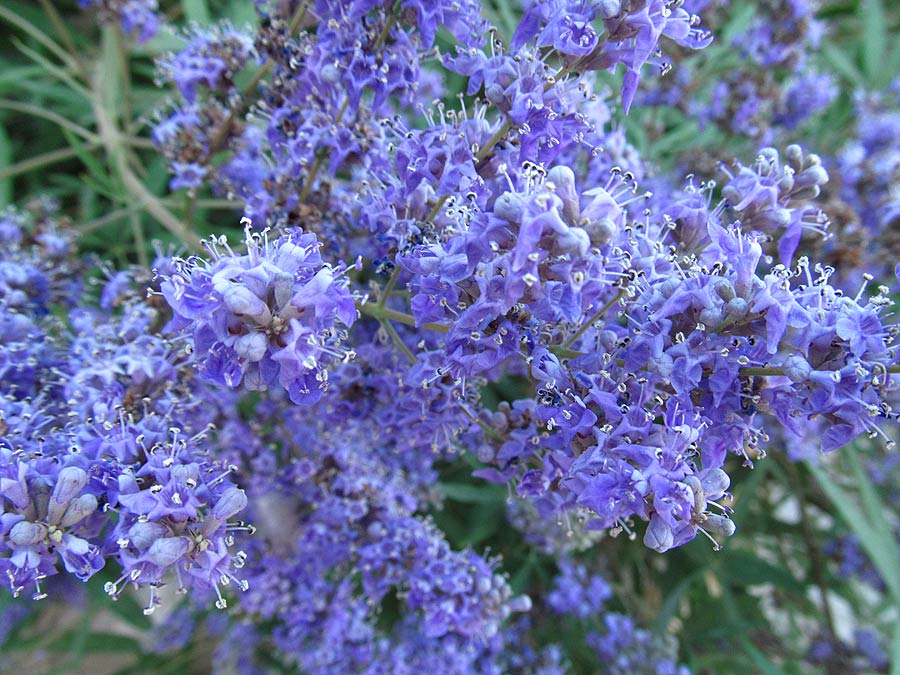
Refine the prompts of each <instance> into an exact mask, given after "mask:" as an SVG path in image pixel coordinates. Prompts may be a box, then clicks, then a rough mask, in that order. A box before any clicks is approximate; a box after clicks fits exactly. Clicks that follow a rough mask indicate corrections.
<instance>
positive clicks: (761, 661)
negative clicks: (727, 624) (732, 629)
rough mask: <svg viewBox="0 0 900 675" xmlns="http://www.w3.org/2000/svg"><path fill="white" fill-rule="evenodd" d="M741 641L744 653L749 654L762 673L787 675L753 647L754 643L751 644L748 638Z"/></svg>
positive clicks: (743, 637) (764, 674) (766, 674)
mask: <svg viewBox="0 0 900 675" xmlns="http://www.w3.org/2000/svg"><path fill="white" fill-rule="evenodd" d="M740 641H741V646H742V647H743V648H744V651H745V652H747V655H748V656H749V657H750V659H751V660H752V661H753V663H754V664H756V668H757V670H758V671H759V672H760V673H762V674H763V675H786V674H785V672H784V671H783V670H782V669H781V668H779V667H778V666H777V665H775V664H774V663H773V662H772V661H771V660H770V659H769V658H768V657H767V656H766V655H765V654H763V653H762V652H761V651H759V649H757V648H756V647H755V646H753V643H752V642H750V640H749V639H748V638H746V637H745V636H741V640H740Z"/></svg>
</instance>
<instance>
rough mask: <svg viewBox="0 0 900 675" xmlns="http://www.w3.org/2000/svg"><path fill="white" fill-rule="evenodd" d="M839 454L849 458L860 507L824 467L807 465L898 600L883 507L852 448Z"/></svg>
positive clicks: (892, 541) (896, 563)
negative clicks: (859, 498)
mask: <svg viewBox="0 0 900 675" xmlns="http://www.w3.org/2000/svg"><path fill="white" fill-rule="evenodd" d="M842 453H843V454H844V455H845V456H847V457H848V458H852V459H849V461H851V462H853V464H852V468H853V472H854V479H855V484H856V486H857V487H858V489H859V490H860V492H862V493H863V495H864V496H863V498H862V499H863V507H862V508H861V507H860V506H859V504H858V503H857V502H856V500H854V499H853V497H852V495H850V494H849V493H848V492H847V490H846V488H844V487H843V486H841V485H838V484H837V483H835V482H834V480H832V478H831V477H830V476H829V475H828V472H827V470H826V469H825V468H824V467H821V466H818V465H816V464H813V463H811V462H810V463H808V464H807V466H808V468H809V471H810V473H812V475H813V476H814V477H815V479H816V481H817V482H818V483H819V486H820V487H821V488H822V490H823V491H824V492H825V494H826V495H827V496H828V499H830V500H831V503H832V504H834V506H835V508H837V510H838V513H839V514H840V516H841V519H842V520H843V521H844V522H845V523H846V524H847V526H848V527H849V528H850V530H851V531H852V532H853V533H854V534H855V535H856V536H857V537H858V538H859V541H860V545H861V546H862V548H863V550H865V552H866V554H867V555H868V556H869V558H870V559H871V561H872V564H873V565H875V568H876V569H877V570H878V573H879V574H880V575H881V578H882V579H883V580H884V583H885V585H886V586H887V588H888V591H890V593H891V595H892V596H893V598H894V601H895V602H897V603H900V557H898V554H897V539H896V537H895V536H894V535H893V533H892V532H891V530H890V528H889V527H887V526H886V521H885V519H884V513H885V511H886V509H887V507H886V506H884V504H883V502H882V501H881V499H880V498H879V497H878V493H877V492H876V491H875V486H874V485H872V482H871V481H870V480H869V477H868V476H866V475H865V471H863V470H862V467H861V466H860V465H859V464H858V462H859V460H858V459H856V458H855V457H854V453H855V450H854V449H853V448H844V450H842Z"/></svg>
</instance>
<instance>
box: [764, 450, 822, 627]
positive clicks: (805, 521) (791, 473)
mask: <svg viewBox="0 0 900 675" xmlns="http://www.w3.org/2000/svg"><path fill="white" fill-rule="evenodd" d="M776 458H777V461H778V464H779V465H780V466H781V468H782V469H783V470H784V471H786V472H787V476H788V483H789V485H790V486H791V488H792V489H793V491H794V494H795V495H796V497H797V504H798V506H799V508H800V527H801V531H802V532H803V542H804V544H805V546H806V552H807V554H808V555H809V565H810V575H811V576H812V579H813V582H814V583H815V585H816V586H817V587H818V589H819V594H820V596H821V599H822V613H823V615H824V617H825V626H826V627H827V628H828V632H829V633H830V634H831V638H832V640H835V639H836V636H837V631H836V630H835V623H834V616H833V615H832V613H831V605H830V603H829V602H828V586H827V584H826V583H825V576H824V574H823V570H824V569H825V560H824V558H823V557H822V551H821V547H820V546H819V545H818V544H817V543H816V539H815V536H814V534H813V529H812V525H811V522H810V518H809V513H808V511H807V508H806V502H807V497H806V488H805V486H804V484H803V478H802V477H801V475H800V472H799V471H798V470H797V465H796V464H795V463H794V462H791V461H790V460H788V459H787V458H786V457H785V456H783V455H782V453H776Z"/></svg>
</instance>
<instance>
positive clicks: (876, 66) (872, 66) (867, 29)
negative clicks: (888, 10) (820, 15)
mask: <svg viewBox="0 0 900 675" xmlns="http://www.w3.org/2000/svg"><path fill="white" fill-rule="evenodd" d="M859 12H860V19H861V20H862V41H861V42H860V48H861V49H862V64H863V70H864V71H865V73H866V81H867V82H868V83H869V85H870V86H872V87H876V88H877V87H879V86H880V85H881V84H882V82H883V83H884V84H887V80H885V78H884V76H883V75H882V74H886V73H885V70H884V64H885V57H886V56H887V53H886V52H887V31H888V21H887V17H886V16H885V15H884V6H883V5H882V4H881V0H862V2H860V3H859ZM887 75H888V77H889V74H887Z"/></svg>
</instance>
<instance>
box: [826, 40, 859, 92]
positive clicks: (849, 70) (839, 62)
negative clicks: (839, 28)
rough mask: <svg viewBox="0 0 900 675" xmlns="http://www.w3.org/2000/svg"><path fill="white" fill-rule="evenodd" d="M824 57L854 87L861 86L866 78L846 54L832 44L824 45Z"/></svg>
mask: <svg viewBox="0 0 900 675" xmlns="http://www.w3.org/2000/svg"><path fill="white" fill-rule="evenodd" d="M822 56H824V57H825V61H827V62H828V65H830V66H831V67H832V68H834V70H835V71H837V72H838V73H839V74H840V75H842V76H843V77H844V78H845V79H846V80H849V84H850V85H851V86H852V87H857V86H859V85H860V84H861V83H862V82H863V81H864V80H865V78H864V77H863V74H862V73H861V72H860V70H859V68H857V66H856V64H854V63H853V59H851V58H850V57H849V56H848V55H847V54H846V52H844V51H843V50H842V49H841V48H840V47H837V46H835V45H834V44H833V43H831V42H827V41H826V42H825V43H824V44H823V45H822Z"/></svg>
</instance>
